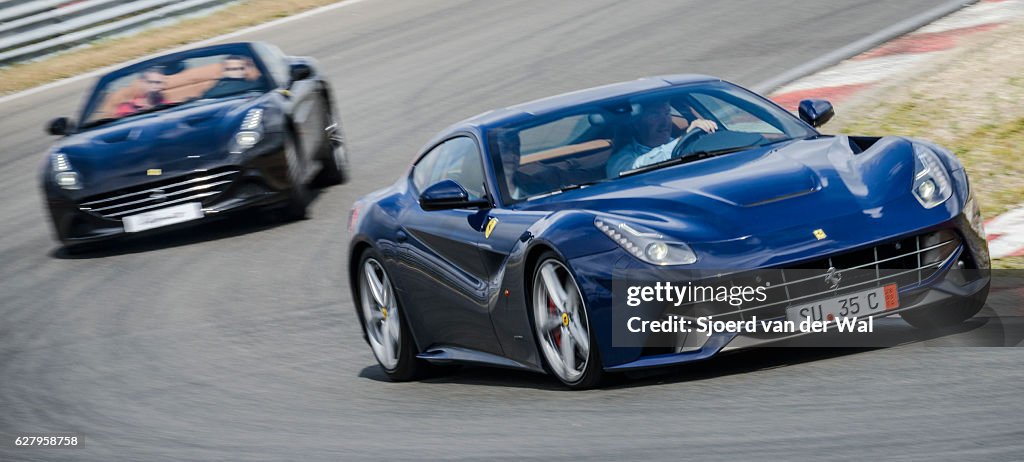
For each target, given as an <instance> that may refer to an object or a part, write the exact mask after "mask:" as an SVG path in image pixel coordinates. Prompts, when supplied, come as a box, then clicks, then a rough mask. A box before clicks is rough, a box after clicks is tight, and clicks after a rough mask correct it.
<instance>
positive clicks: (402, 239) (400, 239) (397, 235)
mask: <svg viewBox="0 0 1024 462" xmlns="http://www.w3.org/2000/svg"><path fill="white" fill-rule="evenodd" d="M408 238H409V235H408V234H405V231H402V230H398V232H397V233H395V240H396V241H398V242H405V240H406V239H408Z"/></svg>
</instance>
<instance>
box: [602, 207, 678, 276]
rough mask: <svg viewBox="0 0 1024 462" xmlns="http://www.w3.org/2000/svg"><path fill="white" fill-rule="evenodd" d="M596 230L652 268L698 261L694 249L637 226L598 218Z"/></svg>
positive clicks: (606, 218) (611, 219)
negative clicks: (652, 266)
mask: <svg viewBox="0 0 1024 462" xmlns="http://www.w3.org/2000/svg"><path fill="white" fill-rule="evenodd" d="M594 226H597V229H599V230H601V232H603V233H605V235H607V236H608V237H609V238H611V240H613V241H615V243H617V244H619V246H621V247H622V248H623V249H625V250H626V251H627V252H629V253H630V254H632V255H633V256H634V257H636V258H639V259H641V260H643V261H645V262H647V263H650V264H652V265H660V266H667V265H688V264H691V263H694V262H696V261H697V254H695V253H693V249H691V248H690V246H688V245H686V244H684V243H682V242H675V241H669V240H667V239H666V238H665V236H662V235H661V234H660V233H658V232H657V231H654V230H651V229H648V228H645V227H643V226H640V225H637V224H635V223H626V222H625V221H622V220H616V219H614V218H608V217H598V218H595V219H594Z"/></svg>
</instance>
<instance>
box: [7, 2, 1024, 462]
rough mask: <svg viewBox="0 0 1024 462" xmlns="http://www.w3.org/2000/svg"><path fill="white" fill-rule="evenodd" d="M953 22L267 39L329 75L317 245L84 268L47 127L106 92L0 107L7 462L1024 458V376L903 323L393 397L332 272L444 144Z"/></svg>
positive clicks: (435, 24)
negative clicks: (335, 147)
mask: <svg viewBox="0 0 1024 462" xmlns="http://www.w3.org/2000/svg"><path fill="white" fill-rule="evenodd" d="M938 3H941V2H939V1H925V0H901V1H899V2H892V1H883V0H875V1H868V0H831V1H828V2H809V1H808V2H797V1H771V2H769V1H715V2H704V1H645V2H636V3H628V2H624V1H621V0H600V1H597V0H595V1H586V2H584V1H573V2H545V1H534V2H511V1H487V2H483V1H480V2H469V1H447V0H446V1H441V0H437V1H430V2H422V1H392V0H371V1H366V2H362V3H359V4H356V5H352V6H349V7H345V8H339V9H335V10H332V11H330V12H328V13H325V14H323V15H319V16H316V17H311V18H305V19H302V20H298V21H294V22H290V23H287V24H284V25H282V26H279V27H274V28H270V29H264V30H261V31H259V32H257V33H254V34H252V35H251V36H245V37H243V39H260V40H268V41H271V42H274V43H277V44H279V45H280V46H281V47H282V48H283V49H284V50H285V51H287V52H289V53H291V54H300V55H312V56H315V57H317V58H318V59H319V60H320V62H321V64H322V66H324V67H325V68H326V69H327V71H328V72H329V74H330V76H331V80H332V82H333V84H334V86H335V87H336V88H337V90H338V101H339V104H340V107H341V110H342V117H343V119H344V126H345V131H346V135H347V137H348V138H349V139H350V140H351V145H350V147H351V150H352V155H353V156H354V159H355V165H354V174H355V178H354V180H353V181H352V182H350V183H349V184H347V185H344V186H340V187H334V188H330V189H327V190H324V191H322V193H321V194H320V195H319V196H318V197H317V199H316V201H315V202H314V204H313V205H312V208H311V217H312V218H311V219H309V220H305V221H302V222H298V223H291V224H286V225H274V224H272V223H270V222H268V221H267V220H264V219H261V218H260V217H257V216H244V217H240V218H239V219H237V220H234V221H230V222H220V223H213V224H210V225H205V226H202V227H200V228H198V229H192V230H189V231H186V232H182V233H175V234H171V235H164V236H160V237H157V238H149V239H143V240H138V241H135V242H129V243H126V244H124V245H122V246H121V247H119V248H116V249H114V250H112V251H108V252H104V253H94V254H88V255H84V256H81V257H74V258H71V257H68V256H65V255H64V254H63V253H61V252H58V246H57V245H56V244H55V242H54V241H53V240H52V237H51V232H50V229H49V224H48V222H47V221H46V217H45V215H44V209H43V204H42V202H41V195H40V192H39V187H38V184H37V182H38V175H39V170H40V168H41V164H42V162H43V154H44V153H45V152H46V149H47V146H48V144H49V143H50V142H51V141H52V139H51V138H50V137H49V136H46V135H44V134H43V125H44V123H45V122H46V121H47V120H49V119H50V118H52V117H55V116H59V115H71V114H72V113H73V111H75V110H77V108H78V105H79V104H80V102H81V99H82V97H83V92H84V91H86V88H87V86H89V85H91V84H92V81H91V80H89V81H80V82H75V83H72V84H68V85H63V86H58V87H56V88H53V89H51V90H48V91H46V92H42V93H37V94H34V95H30V96H26V97H22V98H17V99H14V100H12V101H8V102H6V103H4V104H2V105H0V140H2V142H3V148H2V149H0V186H2V187H0V191H2V195H0V198H2V200H0V434H2V435H4V438H5V441H3V442H2V443H3V444H0V459H2V460H15V459H40V460H42V459H76V460H150V461H153V460H340V459H353V458H361V459H379V460H399V459H414V460H419V459H423V458H430V459H433V458H451V459H466V460H480V459H488V460H499V459H510V460H511V459H520V458H537V459H540V458H543V459H549V460H550V459H555V460H559V459H561V460H577V459H588V460H646V459H650V460H654V459H673V460H679V459H683V458H687V457H691V456H697V455H699V456H700V457H699V458H700V459H703V460H713V459H721V460H735V459H750V458H767V459H769V460H771V459H794V458H797V459H813V460H821V459H824V458H827V459H851V460H872V459H876V458H883V459H895V458H899V457H900V456H907V455H910V454H913V455H914V457H915V458H916V459H967V460H992V459H1010V458H1019V457H1020V455H1021V454H1024V417H1022V415H1024V404H1022V401H1021V396H1020V392H1021V390H1022V385H1021V384H1022V383H1024V354H1022V350H1021V349H1019V348H986V347H965V346H959V347H957V346H951V345H978V344H982V345H984V344H986V343H985V342H986V341H987V340H986V339H987V337H986V336H985V335H984V334H983V332H985V331H986V329H985V326H984V325H983V324H984V321H982V322H979V323H976V324H975V325H971V326H968V327H967V328H965V329H964V331H962V332H959V333H955V334H951V335H949V336H946V337H941V338H932V339H927V340H925V341H918V340H920V338H919V337H917V336H918V335H919V334H917V333H915V332H912V331H909V327H906V326H905V325H903V324H902V322H901V321H898V320H894V321H893V322H892V323H890V328H891V329H894V330H895V331H896V332H897V335H902V336H903V337H904V339H905V340H906V342H897V343H902V345H901V346H896V347H892V348H885V349H870V350H869V349H813V350H812V349H770V350H759V351H755V352H748V353H740V354H735V355H730V356H724V357H720V358H716V359H714V360H712V361H709V362H706V363H702V364H699V365H696V366H693V367H688V368H683V369H680V370H677V371H669V373H667V374H663V375H659V376H654V377H641V378H637V379H636V380H632V381H625V380H623V381H620V382H618V383H616V384H613V385H612V386H611V387H609V388H607V389H604V390H597V391H587V392H569V391H565V390H563V389H562V388H560V387H559V386H557V384H556V381H555V380H554V379H551V378H547V377H544V376H539V375H533V374H527V373H519V372H508V371H502V370H494V369H486V368H461V369H457V370H454V371H452V373H451V374H450V375H446V376H442V377H439V378H435V379H430V380H427V381H425V382H420V383H405V384H395V383H389V382H387V381H385V380H384V377H383V373H382V372H381V371H380V370H379V369H378V367H377V365H376V362H375V361H374V359H373V356H372V354H371V352H370V349H369V348H368V347H367V345H366V344H365V343H364V342H363V340H362V338H361V337H360V334H359V327H358V325H357V323H356V317H355V315H354V310H353V307H352V301H351V299H350V296H349V289H348V285H347V282H346V281H347V278H346V275H345V272H344V268H343V261H344V258H345V254H346V243H347V238H348V237H347V235H346V231H345V224H346V219H347V214H348V209H349V206H350V205H351V204H352V202H353V200H354V199H355V198H357V197H358V196H360V195H362V194H364V193H366V192H369V191H371V190H373V189H376V188H378V187H381V186H384V185H386V184H389V183H390V182H392V181H394V180H395V179H396V178H397V176H398V174H399V173H400V172H401V171H403V170H404V169H405V168H406V166H407V165H408V164H409V162H410V160H411V157H412V156H413V155H414V154H415V152H416V150H417V149H418V148H419V147H420V144H421V143H423V142H425V141H426V140H427V139H428V138H429V137H430V136H431V135H433V134H434V133H435V132H436V131H437V130H439V129H441V128H443V127H444V126H446V125H448V124H450V123H453V122H456V121H458V120H461V119H463V118H465V117H468V116H471V115H473V114H476V113H478V112H482V111H484V110H487V109H490V108H495V107H500V106H505V105H509V104H513V103H517V102H521V101H525V100H529V99H533V98H538V97H542V96H546V95H551V94H555V93H560V92H564V91H570V90H573V89H578V88H583V87H589V86H593V85H598V84H603V83H610V82H615V81H620V80H627V79H633V78H637V77H640V76H644V75H654V74H664V73H679V72H700V73H706V74H716V75H720V76H722V77H725V78H727V79H730V80H733V81H736V82H738V83H740V84H747V85H752V84H756V83H758V82H761V81H764V80H767V79H769V78H770V77H773V76H775V75H778V74H780V73H782V72H784V71H786V70H787V69H789V68H791V67H794V66H797V65H799V64H801V63H803V62H805V61H807V60H810V59H813V58H815V57H818V56H820V55H823V54H825V53H827V52H829V51H831V50H834V49H836V48H839V47H841V46H843V45H845V44H848V43H850V42H852V41H855V40H857V39H859V38H862V37H864V36H866V35H868V34H871V33H873V32H875V31H876V30H878V29H881V28H883V27H886V26H888V25H890V24H893V23H896V22H898V21H900V20H903V19H906V18H908V17H910V16H913V15H915V14H917V13H919V12H921V11H923V10H925V9H928V8H931V7H933V6H935V5H936V4H938ZM839 110H841V108H839ZM996 298H997V299H998V297H996ZM995 303H998V300H996V302H995ZM997 308H998V307H997ZM992 309H993V308H992V307H991V305H990V308H988V309H987V310H986V312H988V313H991V312H992ZM972 326H973V327H972ZM1014 341H1019V339H1015V340H1014ZM999 342H1005V339H1003V340H999V341H995V342H993V343H991V344H997V343H999ZM937 345H946V346H937ZM28 432H78V433H79V434H81V435H83V436H84V439H85V441H84V447H83V448H79V449H55V448H50V449H34V448H33V449H27V448H14V447H13V446H12V444H11V443H10V442H9V441H7V440H6V439H11V438H8V435H14V434H19V433H28ZM12 438H13V437H12Z"/></svg>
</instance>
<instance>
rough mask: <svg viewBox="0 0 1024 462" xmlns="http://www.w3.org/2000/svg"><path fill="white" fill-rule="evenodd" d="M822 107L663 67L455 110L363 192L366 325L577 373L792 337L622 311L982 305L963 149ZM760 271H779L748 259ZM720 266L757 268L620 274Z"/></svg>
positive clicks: (361, 307) (540, 368) (419, 358)
mask: <svg viewBox="0 0 1024 462" xmlns="http://www.w3.org/2000/svg"><path fill="white" fill-rule="evenodd" d="M832 115H833V108H832V105H831V104H830V103H828V102H827V101H822V100H806V101H803V102H802V103H801V104H800V108H799V117H796V116H794V115H792V114H790V113H789V112H787V111H786V110H784V109H782V108H780V107H779V106H777V105H776V104H774V103H773V102H771V101H769V100H767V99H765V98H763V97H761V96H758V95H756V94H754V93H752V92H750V91H748V90H745V89H743V88H741V87H739V86H737V85H734V84H731V83H728V82H725V81H722V80H720V79H717V78H713V77H707V76H699V75H672V76H663V77H654V78H644V79H639V80H635V81H631V82H625V83H619V84H613V85H608V86H602V87H597V88H592V89H588V90H583V91H577V92H573V93H568V94H564V95H560V96H554V97H550V98H546V99H541V100H538V101H534V102H530V103H525V104H521V105H517V106H512V107H508V108H505V109H499V110H495V111H490V112H487V113H484V114H481V115H478V116H476V117H473V118H471V119H468V120H465V121H463V122H460V123H458V124H455V125H454V126H452V127H450V128H448V129H446V130H444V131H443V132H441V133H440V134H439V135H438V136H437V137H435V138H434V139H433V140H431V141H430V142H429V143H427V145H426V146H425V147H424V148H423V150H422V152H420V154H419V155H417V156H416V158H415V161H414V162H413V164H412V166H411V168H410V169H409V170H408V171H407V172H406V173H405V174H403V175H401V176H400V177H399V178H398V180H397V181H396V182H395V183H394V184H393V185H391V186H388V187H387V188H384V189H381V190H378V191H376V192H373V193H371V194H368V195H366V196H365V197H363V198H361V199H359V200H358V201H357V202H356V203H355V204H354V206H353V209H352V211H351V215H350V219H349V230H350V232H351V235H352V239H351V244H350V256H349V261H348V269H349V274H350V279H351V281H350V282H351V287H352V296H353V300H355V303H356V308H357V313H358V315H359V319H360V322H361V324H362V328H363V332H364V336H365V338H366V340H367V342H368V343H369V345H370V347H371V349H372V351H373V353H374V355H375V356H376V359H377V361H378V362H379V363H380V365H381V366H382V367H383V369H384V371H385V372H386V373H387V375H388V376H389V377H390V378H391V379H393V380H410V379H415V378H417V377H420V376H422V374H423V373H424V372H425V371H426V370H428V369H429V368H430V367H431V365H432V364H444V363H476V364H485V365H493V366H499V367H508V368H517V369H523V370H530V371H536V372H547V373H550V374H552V375H554V376H555V377H557V378H558V379H559V380H561V381H562V382H564V383H565V384H566V385H568V386H569V387H573V388H586V387H592V386H595V385H597V384H598V383H599V382H600V381H601V379H602V376H604V375H606V374H608V373H611V372H617V371H628V370H634V369H643V368H653V367H661V366H668V365H673V364H680V363H684V362H688V361H694V360H699V359H705V358H708V357H711V356H713V355H715V354H717V353H719V352H721V351H724V350H730V349H737V348H744V347H749V346H753V345H760V344H764V343H766V342H773V341H777V340H779V339H780V338H784V337H787V336H785V335H769V334H767V333H744V332H736V331H723V332H711V331H710V330H708V333H707V334H703V333H702V334H700V335H689V336H688V337H687V335H686V334H685V332H686V330H685V329H680V330H678V331H677V332H676V335H674V336H671V339H672V340H671V341H670V342H669V343H667V344H666V343H661V342H660V340H659V342H654V339H655V337H656V336H655V335H654V334H653V333H652V331H645V330H644V329H635V328H639V327H641V326H640V323H639V322H633V321H631V320H630V319H632V318H633V317H632V315H630V316H622V315H621V314H620V313H618V312H622V311H623V310H636V312H638V313H639V312H643V313H645V315H647V316H648V317H647V318H645V319H653V320H655V321H657V320H659V319H662V318H664V317H666V316H668V315H669V314H671V313H672V312H673V309H677V310H676V311H677V314H678V315H679V316H680V319H683V318H686V317H688V316H689V317H691V318H699V317H701V316H703V317H704V318H705V320H707V319H710V318H714V319H721V320H725V319H730V320H736V321H745V320H750V319H752V318H754V317H755V316H756V317H757V318H759V319H769V320H787V319H788V320H790V321H800V320H808V319H811V318H813V319H816V320H819V321H822V322H834V321H838V320H839V319H840V318H841V319H847V318H849V317H851V316H856V315H858V314H859V315H860V316H865V317H872V318H873V317H878V316H887V315H892V314H900V315H901V316H902V317H903V318H904V319H905V320H906V321H907V322H909V323H910V324H912V325H914V326H916V327H921V328H935V327H944V326H949V325H954V324H957V323H960V322H962V321H964V320H966V319H968V318H970V317H972V316H973V315H974V314H976V313H977V312H978V310H979V309H980V308H981V307H982V306H983V304H984V302H985V299H986V297H987V295H988V288H989V281H990V275H989V264H990V261H989V256H988V250H987V245H986V242H985V239H984V230H983V226H982V223H981V220H980V214H979V210H978V206H977V204H976V202H975V199H974V197H973V195H972V194H971V191H970V186H969V183H968V179H967V175H966V173H965V171H964V168H963V166H962V165H961V164H960V162H959V161H958V160H957V158H956V157H955V156H953V155H952V154H951V153H950V152H949V151H947V150H945V149H943V148H941V147H939V146H936V145H934V144H931V143H929V142H926V141H922V140H917V139H907V138H902V137H895V136H891V137H855V136H830V135H823V134H821V133H819V132H818V131H817V130H816V127H819V126H820V125H822V124H824V123H825V122H827V121H828V120H829V119H830V118H831V117H832ZM762 270H764V271H768V270H771V271H773V272H772V273H771V274H772V275H771V276H768V275H765V276H764V277H765V278H767V279H771V280H766V279H762V276H761V275H756V276H750V272H756V271H762ZM730 272H732V273H735V274H736V275H740V274H743V275H745V276H743V277H748V278H753V279H752V280H756V281H759V282H758V284H760V285H759V286H758V287H757V288H749V289H750V291H749V293H748V292H746V291H740V292H736V293H734V295H735V294H742V295H743V296H744V297H746V296H747V295H753V297H748V298H746V299H745V300H747V301H750V303H749V304H746V305H742V304H729V303H727V304H724V305H722V304H719V305H718V306H717V307H714V308H709V307H708V306H707V305H702V304H699V303H687V304H684V305H680V304H679V303H678V302H676V303H669V302H670V300H663V299H660V298H659V299H655V298H651V297H647V298H644V299H643V302H644V303H643V304H642V306H639V307H637V306H636V304H634V303H632V301H637V302H639V300H630V302H629V303H624V301H625V300H627V299H630V297H633V298H635V297H634V296H636V295H637V294H639V293H641V292H640V291H633V290H632V289H631V288H629V287H625V286H624V285H623V284H622V282H623V281H630V284H633V283H637V281H640V282H641V283H643V282H646V283H649V284H650V286H651V287H649V289H652V288H653V289H657V290H660V289H662V288H663V287H662V286H661V285H660V282H658V283H656V282H655V281H665V282H669V283H671V282H675V283H677V288H678V286H679V284H681V283H683V281H686V282H685V284H683V285H688V286H693V284H695V283H699V282H700V281H701V280H702V279H701V278H702V277H708V278H712V276H713V275H714V276H715V277H720V276H721V275H722V274H730ZM737 277H739V276H737ZM772 278H774V279H772ZM694 287H696V286H694ZM744 290H746V289H744ZM765 290H767V291H766V292H765ZM643 293H644V294H645V296H646V295H651V294H652V293H654V291H647V292H643ZM772 294H774V295H772ZM768 295H772V296H774V297H775V299H773V301H771V302H770V303H768V302H766V301H765V298H766V297H767V296H768ZM758 296H760V297H758ZM620 305H621V306H620ZM680 307H681V308H680ZM715 310H717V311H715ZM636 319H639V317H637V318H636ZM627 324H628V328H626V326H627ZM623 332H626V333H628V334H629V335H630V337H629V338H626V337H625V336H622V335H625V334H623ZM637 332H639V333H637ZM662 340H663V339H662ZM673 342H675V343H673Z"/></svg>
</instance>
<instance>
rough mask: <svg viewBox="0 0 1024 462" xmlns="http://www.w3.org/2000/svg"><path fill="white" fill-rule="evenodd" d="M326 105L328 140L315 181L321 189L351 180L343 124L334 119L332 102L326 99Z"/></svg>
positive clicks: (322, 150)
mask: <svg viewBox="0 0 1024 462" xmlns="http://www.w3.org/2000/svg"><path fill="white" fill-rule="evenodd" d="M324 105H325V106H326V107H327V127H325V128H324V131H325V132H326V133H325V136H326V138H325V140H324V145H323V148H322V149H321V150H320V155H319V156H317V157H318V159H319V160H320V166H321V168H320V172H319V173H317V175H316V178H314V179H313V184H314V185H316V186H319V187H324V186H334V185H339V184H344V183H347V182H348V179H349V173H348V150H347V146H346V145H345V137H344V136H343V135H342V132H341V122H339V121H338V120H337V118H335V117H334V112H333V111H331V106H330V101H327V100H326V99H325V100H324ZM332 127H333V128H332Z"/></svg>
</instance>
